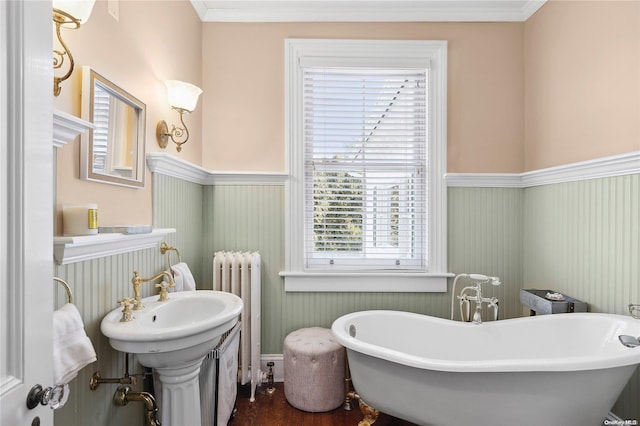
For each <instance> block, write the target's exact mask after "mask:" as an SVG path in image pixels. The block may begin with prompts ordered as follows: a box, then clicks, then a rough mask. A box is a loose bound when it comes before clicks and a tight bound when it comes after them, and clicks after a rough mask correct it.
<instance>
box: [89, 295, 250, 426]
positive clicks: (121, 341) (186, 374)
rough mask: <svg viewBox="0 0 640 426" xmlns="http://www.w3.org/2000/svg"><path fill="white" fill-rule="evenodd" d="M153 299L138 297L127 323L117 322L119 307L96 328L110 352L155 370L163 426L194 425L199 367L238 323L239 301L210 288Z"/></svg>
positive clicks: (196, 423) (197, 423)
mask: <svg viewBox="0 0 640 426" xmlns="http://www.w3.org/2000/svg"><path fill="white" fill-rule="evenodd" d="M157 299H158V296H152V297H147V298H145V299H142V303H143V304H144V306H145V308H144V309H142V310H138V311H133V317H134V319H133V320H132V321H129V322H120V319H121V318H122V309H121V308H118V309H114V310H113V311H111V312H109V313H108V314H107V315H106V316H105V317H104V319H103V320H102V323H101V325H100V329H101V331H102V334H104V335H105V336H107V337H108V338H109V343H110V344H111V346H112V347H113V348H114V349H116V350H118V351H121V352H128V353H132V354H136V356H137V357H138V361H139V362H140V364H142V365H144V366H147V367H153V368H155V369H156V371H157V372H158V375H159V377H160V381H161V382H162V402H161V410H162V412H161V419H162V425H163V426H200V423H201V420H200V387H199V380H198V374H199V372H200V366H201V365H202V360H203V358H204V356H205V355H206V354H207V353H208V352H209V351H210V350H211V349H213V348H214V347H215V346H216V344H217V343H218V341H219V340H220V336H222V334H224V333H225V332H227V331H229V330H230V329H231V328H232V327H233V326H234V325H235V324H236V323H237V322H238V317H239V315H240V313H241V312H242V308H243V304H242V299H240V298H239V297H238V296H236V295H234V294H231V293H225V292H219V291H210V290H199V291H185V292H180V293H170V294H169V300H167V301H164V302H158V301H157Z"/></svg>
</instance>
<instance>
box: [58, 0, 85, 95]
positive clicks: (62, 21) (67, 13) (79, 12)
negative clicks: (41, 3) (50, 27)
mask: <svg viewBox="0 0 640 426" xmlns="http://www.w3.org/2000/svg"><path fill="white" fill-rule="evenodd" d="M94 3H95V0H53V22H54V24H55V26H56V36H57V37H58V41H59V42H60V46H62V49H63V50H55V49H54V50H53V70H54V73H55V71H56V70H58V69H61V68H62V65H63V64H64V62H65V60H64V59H65V56H66V57H67V58H69V70H68V71H67V72H66V73H65V74H64V75H62V76H60V77H56V76H55V75H54V76H53V94H54V96H58V95H59V94H60V91H61V90H62V88H61V87H60V83H62V82H63V81H65V80H66V79H68V78H69V77H71V73H73V67H74V65H75V64H74V62H73V56H71V52H70V51H69V48H68V47H67V45H66V44H65V42H64V41H63V40H62V36H61V35H60V28H69V29H72V30H75V29H78V28H80V23H81V22H82V24H86V23H87V21H88V20H89V17H90V16H91V11H92V10H93V5H94Z"/></svg>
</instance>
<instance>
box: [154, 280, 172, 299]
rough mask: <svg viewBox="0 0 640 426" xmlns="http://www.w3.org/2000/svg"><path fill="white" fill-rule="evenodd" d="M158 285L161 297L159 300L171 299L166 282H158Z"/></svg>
mask: <svg viewBox="0 0 640 426" xmlns="http://www.w3.org/2000/svg"><path fill="white" fill-rule="evenodd" d="M156 287H157V288H159V289H160V297H159V298H158V302H164V301H167V300H169V292H168V291H167V286H166V285H165V284H164V282H162V283H158V284H156Z"/></svg>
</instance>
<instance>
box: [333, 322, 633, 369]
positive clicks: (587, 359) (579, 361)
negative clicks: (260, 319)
mask: <svg viewBox="0 0 640 426" xmlns="http://www.w3.org/2000/svg"><path fill="white" fill-rule="evenodd" d="M376 314H377V315H393V316H398V317H405V318H406V319H407V320H411V319H416V318H424V317H426V318H428V319H429V321H434V322H436V323H442V324H446V325H447V326H449V327H497V326H499V324H500V323H504V322H507V321H509V322H510V323H511V324H513V323H514V322H528V321H560V320H562V318H565V316H566V315H571V316H572V318H580V317H586V318H597V319H599V320H602V319H606V320H607V321H617V322H620V321H622V322H624V323H625V324H633V325H637V326H638V327H640V322H638V323H637V324H636V323H635V322H634V321H638V320H634V319H633V318H631V317H627V316H624V315H617V314H606V313H593V312H584V313H583V312H579V313H569V314H554V315H539V316H531V317H521V318H511V319H504V320H500V321H497V322H488V323H484V324H481V325H476V324H472V323H464V322H460V321H452V320H448V319H444V318H439V317H433V316H430V315H424V314H417V313H413V312H404V311H394V310H365V311H357V312H352V313H349V314H345V315H343V316H341V317H339V318H337V319H336V320H335V321H334V322H333V324H332V325H331V331H332V333H333V336H334V337H335V338H336V340H337V341H338V342H339V343H340V344H341V345H343V346H344V347H346V348H347V349H348V350H353V351H357V352H360V353H363V354H366V355H369V356H372V357H376V358H380V359H384V360H387V361H390V362H394V363H398V364H403V365H406V366H409V367H414V368H419V369H429V370H435V371H443V372H505V373H506V372H533V371H548V372H563V371H583V370H597V369H606V368H613V367H621V366H626V365H633V364H639V363H640V347H637V348H624V349H626V350H624V351H620V352H613V351H612V352H610V353H608V354H609V356H603V355H602V354H599V355H584V356H567V357H551V358H542V359H540V358H518V359H495V360H475V361H474V360H471V361H470V360H464V361H459V360H446V359H437V358H426V357H421V356H417V355H411V354H405V353H403V352H400V351H398V350H394V349H390V348H385V347H382V346H378V345H374V344H372V343H368V342H365V341H362V340H359V339H357V338H354V337H351V336H350V335H349V332H348V326H349V325H350V323H349V322H350V321H353V320H354V319H355V318H358V317H362V316H365V315H376ZM636 335H640V330H638V332H636ZM615 343H616V344H619V343H618V342H617V339H616V342H615Z"/></svg>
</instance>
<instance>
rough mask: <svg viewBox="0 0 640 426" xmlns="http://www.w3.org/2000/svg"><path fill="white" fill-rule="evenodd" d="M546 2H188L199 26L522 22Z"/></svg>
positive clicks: (380, 0) (284, 0)
mask: <svg viewBox="0 0 640 426" xmlns="http://www.w3.org/2000/svg"><path fill="white" fill-rule="evenodd" d="M545 2H546V0H502V1H484V0H377V1H376V0H373V1H369V0H340V1H336V0H191V4H192V5H193V8H194V9H195V10H196V12H197V13H198V16H199V17H200V20H201V21H202V22H524V21H526V20H527V19H529V17H530V16H531V15H533V14H534V13H535V12H536V11H537V10H538V9H540V7H542V5H544V3H545Z"/></svg>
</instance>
